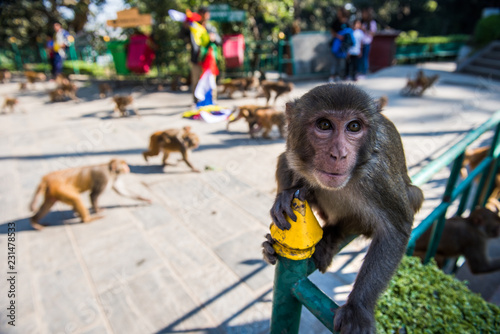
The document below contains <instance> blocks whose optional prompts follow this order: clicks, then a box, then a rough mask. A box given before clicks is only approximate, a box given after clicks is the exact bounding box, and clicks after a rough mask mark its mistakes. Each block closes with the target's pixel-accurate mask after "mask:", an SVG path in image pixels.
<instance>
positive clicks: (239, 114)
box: [226, 104, 267, 131]
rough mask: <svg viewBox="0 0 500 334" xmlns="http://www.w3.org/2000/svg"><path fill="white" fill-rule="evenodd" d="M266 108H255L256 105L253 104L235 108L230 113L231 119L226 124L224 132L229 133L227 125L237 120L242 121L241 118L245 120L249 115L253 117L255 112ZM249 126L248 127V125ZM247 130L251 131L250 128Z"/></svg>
mask: <svg viewBox="0 0 500 334" xmlns="http://www.w3.org/2000/svg"><path fill="white" fill-rule="evenodd" d="M266 108H267V107H266V106H257V105H253V104H247V105H244V106H240V107H235V108H234V109H233V112H232V113H231V117H229V120H228V122H227V125H226V130H228V131H229V124H231V123H233V122H236V121H237V120H239V119H242V118H245V119H247V118H248V116H249V115H253V114H254V113H255V112H256V111H257V110H259V109H266ZM249 125H250V123H249ZM249 130H250V131H251V130H252V128H251V127H250V129H249Z"/></svg>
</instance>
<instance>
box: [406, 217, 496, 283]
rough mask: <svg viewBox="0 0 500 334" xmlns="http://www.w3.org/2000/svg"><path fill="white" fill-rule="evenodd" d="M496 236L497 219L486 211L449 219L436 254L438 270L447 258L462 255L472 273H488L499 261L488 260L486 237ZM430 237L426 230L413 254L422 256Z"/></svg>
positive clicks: (429, 230)
mask: <svg viewBox="0 0 500 334" xmlns="http://www.w3.org/2000/svg"><path fill="white" fill-rule="evenodd" d="M498 236H500V217H499V216H498V214H497V213H495V212H492V211H490V210H488V209H487V208H480V207H478V208H476V209H475V210H474V211H472V213H471V214H470V216H469V217H468V218H462V217H452V218H449V219H447V220H446V222H445V225H444V229H443V234H442V236H441V240H440V241H439V245H438V249H437V252H436V256H435V259H436V262H437V264H438V266H439V267H440V268H442V267H443V265H444V261H445V259H446V258H449V257H458V256H460V255H463V256H465V258H466V260H467V265H468V266H469V268H470V271H471V272H472V273H473V274H480V273H489V272H492V271H495V270H499V269H500V258H496V259H488V255H487V248H486V244H487V241H488V239H489V238H497V237H498ZM430 237H431V229H428V230H427V231H426V232H425V233H424V234H423V235H422V236H421V237H420V239H418V240H417V243H416V245H415V255H416V256H419V257H420V258H422V259H423V258H424V257H425V253H426V251H427V245H428V244H429V240H430Z"/></svg>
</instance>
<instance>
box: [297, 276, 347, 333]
mask: <svg viewBox="0 0 500 334" xmlns="http://www.w3.org/2000/svg"><path fill="white" fill-rule="evenodd" d="M292 292H293V294H294V296H295V297H296V298H297V299H298V300H300V302H301V303H302V304H304V306H305V307H306V308H307V309H308V310H309V311H311V313H312V314H314V316H315V317H316V318H318V320H319V321H321V323H322V324H323V325H325V327H326V328H328V329H329V330H330V331H332V332H334V331H333V318H334V317H335V310H336V309H338V308H339V306H338V305H337V304H336V303H335V302H334V301H333V300H331V299H330V297H328V296H327V295H325V294H324V293H323V291H321V290H320V289H319V288H318V287H317V286H316V285H314V283H313V282H311V281H310V280H309V279H307V278H304V279H301V280H300V281H298V282H297V283H296V284H295V286H294V288H293V290H292Z"/></svg>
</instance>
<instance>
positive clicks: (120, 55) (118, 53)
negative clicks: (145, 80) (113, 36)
mask: <svg viewBox="0 0 500 334" xmlns="http://www.w3.org/2000/svg"><path fill="white" fill-rule="evenodd" d="M128 43H129V42H128V40H127V41H112V42H108V43H107V46H108V50H109V51H110V52H111V55H112V56H113V63H114V64H115V69H116V74H129V73H130V71H129V70H128V68H127V46H128Z"/></svg>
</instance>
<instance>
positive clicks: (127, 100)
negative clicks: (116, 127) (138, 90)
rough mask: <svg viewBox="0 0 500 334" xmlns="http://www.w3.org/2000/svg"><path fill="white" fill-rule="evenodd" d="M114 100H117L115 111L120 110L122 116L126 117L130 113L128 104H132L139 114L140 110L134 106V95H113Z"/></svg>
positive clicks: (135, 111)
mask: <svg viewBox="0 0 500 334" xmlns="http://www.w3.org/2000/svg"><path fill="white" fill-rule="evenodd" d="M113 101H114V102H115V110H114V111H115V112H116V111H118V112H119V113H120V116H122V117H124V116H127V115H128V112H127V106H128V105H131V106H132V107H133V110H134V113H135V114H136V115H137V116H140V115H139V111H138V110H137V108H136V107H135V106H134V98H133V97H132V95H115V96H113Z"/></svg>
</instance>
